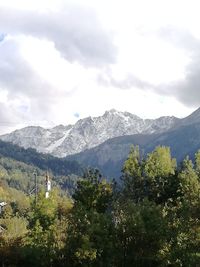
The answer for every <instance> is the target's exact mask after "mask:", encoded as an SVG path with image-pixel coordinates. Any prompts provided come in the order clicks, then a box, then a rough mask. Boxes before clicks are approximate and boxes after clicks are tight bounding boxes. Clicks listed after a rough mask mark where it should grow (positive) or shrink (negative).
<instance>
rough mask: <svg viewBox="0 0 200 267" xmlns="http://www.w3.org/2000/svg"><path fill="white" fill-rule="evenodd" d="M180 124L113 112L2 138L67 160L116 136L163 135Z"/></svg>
mask: <svg viewBox="0 0 200 267" xmlns="http://www.w3.org/2000/svg"><path fill="white" fill-rule="evenodd" d="M178 121H179V119H177V118H175V117H160V118H158V119H155V120H152V119H145V120H144V119H141V118H140V117H138V116H136V115H134V114H131V113H129V112H121V111H117V110H115V109H111V110H109V111H106V112H105V113H104V114H103V115H102V116H99V117H87V118H85V119H80V120H78V121H77V122H76V123H75V124H74V125H67V126H64V125H58V126H56V127H54V128H51V129H44V128H42V127H36V126H29V127H26V128H23V129H20V130H16V131H14V132H12V133H10V134H6V135H3V136H1V137H0V138H1V139H2V140H4V141H9V142H12V143H15V144H17V145H20V146H23V147H25V148H28V147H32V148H35V149H36V150H38V151H39V152H43V153H51V154H53V155H55V156H58V157H64V156H66V155H70V154H75V153H78V152H81V151H84V150H85V149H89V148H92V147H94V146H97V145H99V144H101V143H103V142H104V141H106V140H108V139H110V138H113V137H118V136H124V135H133V134H150V133H160V132H164V131H167V130H169V129H170V128H172V127H174V125H176V123H177V122H178Z"/></svg>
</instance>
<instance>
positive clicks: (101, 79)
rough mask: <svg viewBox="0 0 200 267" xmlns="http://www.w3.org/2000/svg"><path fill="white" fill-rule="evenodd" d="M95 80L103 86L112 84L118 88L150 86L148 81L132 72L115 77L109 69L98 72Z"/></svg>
mask: <svg viewBox="0 0 200 267" xmlns="http://www.w3.org/2000/svg"><path fill="white" fill-rule="evenodd" d="M97 81H98V83H99V84H101V85H103V86H107V87H109V86H113V87H116V88H119V89H131V88H133V87H137V88H140V89H143V90H145V89H149V88H151V87H152V85H151V84H150V83H148V82H146V81H143V80H141V79H139V78H138V77H137V76H135V75H134V74H132V73H129V74H127V75H126V77H124V78H123V79H116V78H114V76H113V74H112V71H111V70H109V71H108V70H107V71H105V72H104V73H100V74H99V75H98V77H97Z"/></svg>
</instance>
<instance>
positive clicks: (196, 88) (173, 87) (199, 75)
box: [154, 26, 200, 107]
mask: <svg viewBox="0 0 200 267" xmlns="http://www.w3.org/2000/svg"><path fill="white" fill-rule="evenodd" d="M159 36H160V37H162V38H164V39H165V40H166V41H168V42H170V43H172V44H173V45H175V46H176V47H177V48H179V49H184V51H185V53H186V54H188V55H189V56H190V63H189V64H188V65H187V67H186V69H185V77H184V79H182V80H179V81H175V82H173V83H169V84H161V85H159V86H158V87H155V88H154V89H155V90H156V91H157V92H160V93H163V94H166V95H172V96H175V97H176V98H177V99H178V100H179V101H181V102H182V103H183V104H185V105H187V106H191V107H199V106H200V40H199V39H197V38H196V37H194V36H193V35H192V34H191V33H190V32H188V31H186V30H183V29H177V28H173V27H172V26H171V27H166V28H163V29H161V30H160V31H159Z"/></svg>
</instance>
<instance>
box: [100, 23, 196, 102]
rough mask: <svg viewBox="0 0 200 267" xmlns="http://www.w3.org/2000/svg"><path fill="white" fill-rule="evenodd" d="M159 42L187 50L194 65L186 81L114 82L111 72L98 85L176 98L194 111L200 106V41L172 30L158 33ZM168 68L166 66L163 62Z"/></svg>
mask: <svg viewBox="0 0 200 267" xmlns="http://www.w3.org/2000/svg"><path fill="white" fill-rule="evenodd" d="M156 34H157V35H158V37H159V38H164V40H165V41H168V42H169V43H170V44H172V45H174V46H176V47H177V48H178V49H183V50H184V52H185V53H186V54H187V55H188V56H189V58H190V63H189V64H188V65H187V67H186V69H185V75H184V76H185V77H184V79H182V80H178V81H175V82H169V83H166V84H159V85H154V84H151V83H149V82H147V81H145V80H141V79H139V78H138V77H136V76H135V75H134V74H128V75H127V76H126V77H124V79H121V80H117V79H115V78H113V75H112V72H111V71H110V69H107V70H106V71H105V72H104V74H101V75H99V76H98V82H99V83H100V84H103V85H104V86H111V85H112V86H115V87H117V88H120V89H131V88H132V87H137V88H138V89H141V90H149V91H153V92H155V93H158V94H160V95H166V96H173V97H175V98H176V99H177V100H179V101H181V102H182V103H183V104H184V105H187V106H190V107H199V106H200V40H199V39H197V38H195V37H194V36H193V35H192V34H191V33H190V32H188V31H186V30H183V29H176V28H174V27H172V26H168V27H165V28H162V29H160V30H159V32H158V33H156ZM163 64H164V62H163Z"/></svg>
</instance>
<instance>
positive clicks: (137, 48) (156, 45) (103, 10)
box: [0, 0, 200, 134]
mask: <svg viewBox="0 0 200 267" xmlns="http://www.w3.org/2000/svg"><path fill="white" fill-rule="evenodd" d="M1 2H2V3H0V134H1V133H4V132H7V131H10V130H13V129H15V128H19V127H22V126H26V125H32V124H34V125H42V126H46V127H51V126H53V125H56V124H59V123H62V124H69V123H74V122H75V121H76V120H77V119H78V118H82V117H85V116H89V115H92V116H97V115H101V114H102V113H103V112H104V111H105V110H107V109H111V108H115V109H119V110H122V111H125V110H126V111H129V112H132V113H135V114H137V115H139V116H141V117H146V118H147V117H149V118H153V117H159V116H162V115H175V116H181V117H183V116H186V115H188V114H189V113H190V112H192V111H193V110H194V109H196V108H197V107H199V106H200V90H199V85H200V30H199V27H198V25H199V23H200V18H199V15H198V12H196V10H198V1H189V0H188V1H179V0H174V1H164V0H163V1H162V0H160V1H156V0H152V1H147V0H141V1H136V0H135V1H128V0H126V1H121V0H120V1H118V2H117V3H115V2H116V1H112V0H110V1H107V2H106V1H102V2H101V4H100V2H99V1H96V0H93V1H89V0H88V1H85V4H83V2H82V1H78V0H77V1H72V0H71V1H64V0H63V1H51V2H49V1H34V2H32V1H30V5H28V4H27V1H17V0H16V1H11V0H5V1H4V0H3V1H1ZM23 2H24V3H23ZM48 2H49V3H48ZM149 2H151V5H149ZM161 2H162V3H161ZM50 3H51V4H50Z"/></svg>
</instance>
